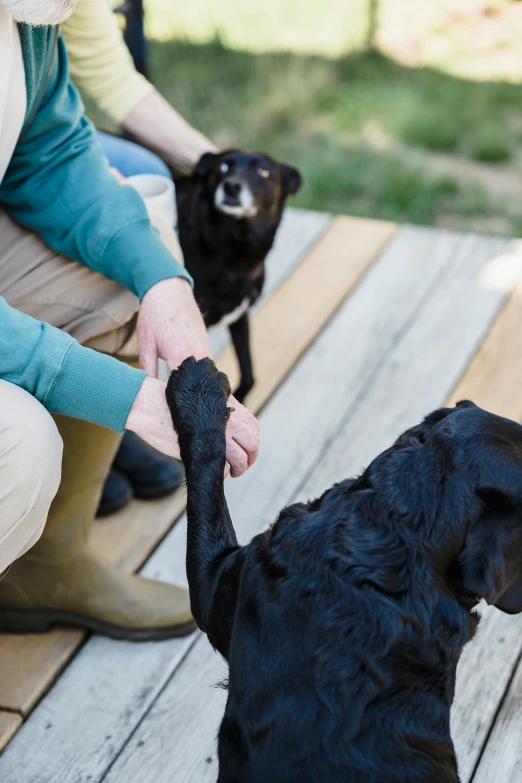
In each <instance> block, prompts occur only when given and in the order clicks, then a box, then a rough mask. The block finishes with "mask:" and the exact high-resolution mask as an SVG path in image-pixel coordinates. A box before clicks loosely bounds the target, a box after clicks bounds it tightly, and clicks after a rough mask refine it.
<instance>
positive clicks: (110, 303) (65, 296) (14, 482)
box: [0, 207, 182, 575]
mask: <svg viewBox="0 0 522 783" xmlns="http://www.w3.org/2000/svg"><path fill="white" fill-rule="evenodd" d="M150 217H151V220H152V222H153V224H154V225H155V226H156V228H157V229H158V230H159V232H160V235H161V238H162V240H163V242H164V243H165V244H166V245H167V247H169V249H170V250H171V251H172V252H173V254H174V255H175V256H176V258H177V259H178V260H181V259H182V254H181V250H180V248H179V244H178V241H177V238H176V235H175V233H174V231H173V229H172V228H170V226H169V225H168V224H167V223H166V222H165V221H164V220H163V219H162V218H161V217H160V216H157V215H153V214H151V215H150ZM0 296H2V297H4V299H5V300H6V301H7V303H8V304H9V305H11V306H12V307H14V308H16V309H17V310H20V311H21V312H24V313H27V314H28V315H31V316H33V317H34V318H36V319H38V320H39V321H46V322H47V323H49V324H51V325H53V326H56V327H58V328H59V329H63V330H64V331H65V332H68V333H69V334H70V335H72V336H73V337H74V338H75V339H76V340H78V342H80V343H81V344H82V345H86V346H88V347H90V348H94V349H96V350H98V351H102V352H103V353H107V354H110V355H112V356H119V357H122V358H127V359H132V358H134V357H136V356H137V339H136V331H135V326H136V319H137V313H138V307H139V302H138V299H137V298H136V297H135V296H134V294H132V293H131V292H130V291H128V290H127V289H126V288H124V287H123V286H121V285H120V284H119V283H116V282H114V281H112V280H107V279H106V278H104V277H103V276H102V275H99V274H98V273H97V272H94V271H92V270H91V269H89V268H88V267H85V266H83V265H82V264H78V263H76V262H75V261H71V260H69V259H67V258H64V257H63V256H60V255H58V254H57V253H55V252H54V251H53V250H51V249H49V248H48V247H47V245H45V244H44V243H43V242H42V241H41V240H40V239H38V237H37V236H36V235H35V234H33V233H32V232H30V231H28V230H27V229H24V228H22V227H20V226H19V225H17V224H16V223H14V222H13V220H11V218H10V217H9V216H8V214H7V213H6V212H5V210H4V209H2V207H0ZM0 328H1V325H0ZM63 457H64V459H67V454H64V455H63ZM61 462H62V441H61V438H60V436H59V434H58V430H57V429H56V425H55V423H54V421H53V419H52V417H51V416H50V414H49V413H48V412H47V411H46V410H45V409H44V408H43V406H42V405H41V404H40V403H39V402H38V401H37V400H36V399H35V398H34V397H32V396H31V395H30V394H29V393H28V392H26V391H24V390H23V389H21V388H19V387H17V386H14V385H13V384H11V383H7V382H6V381H2V380H0V575H1V574H2V573H3V572H4V571H5V570H6V569H7V568H8V567H9V565H10V564H11V563H12V562H13V561H14V560H16V559H17V558H18V557H20V556H21V555H22V554H24V552H26V551H27V550H28V549H29V548H30V547H31V546H33V544H34V543H35V542H36V541H37V540H38V539H39V537H40V535H41V533H42V530H43V528H44V526H45V521H46V519H47V514H48V512H49V507H50V505H51V502H52V500H53V498H54V496H55V495H56V492H57V490H58V486H59V484H60V475H61Z"/></svg>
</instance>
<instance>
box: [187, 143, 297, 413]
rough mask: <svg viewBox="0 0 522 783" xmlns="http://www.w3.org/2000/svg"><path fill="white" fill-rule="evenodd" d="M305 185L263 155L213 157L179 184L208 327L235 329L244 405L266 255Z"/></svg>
mask: <svg viewBox="0 0 522 783" xmlns="http://www.w3.org/2000/svg"><path fill="white" fill-rule="evenodd" d="M300 185H301V176H300V174H299V172H298V171H297V169H294V168H292V166H287V165H285V164H283V163H277V162H276V161H275V160H274V159H273V158H271V157H269V156H268V155H264V154H262V153H253V154H248V153H245V152H238V151H235V150H229V151H227V152H222V153H220V154H219V155H214V154H212V153H210V152H209V153H206V154H205V155H203V157H202V158H201V160H200V161H199V163H198V164H197V166H196V168H195V170H194V173H193V174H192V175H191V176H190V177H182V178H181V179H178V180H177V181H176V199H177V207H178V228H179V240H180V244H181V248H182V250H183V255H184V256H185V264H186V267H187V269H188V271H189V272H190V274H191V275H192V277H193V278H194V283H195V291H194V293H195V296H196V300H197V302H198V304H199V306H200V308H201V311H202V313H203V317H204V319H205V323H206V325H207V326H214V325H215V324H218V323H221V324H224V325H226V326H228V327H229V329H230V334H231V337H232V342H233V344H234V348H235V351H236V354H237V357H238V361H239V369H240V373H241V380H240V385H239V388H238V389H237V390H236V391H235V392H234V394H235V397H236V398H237V399H238V400H239V402H242V401H243V400H244V398H245V396H246V395H247V394H248V392H249V391H250V390H251V388H252V386H253V385H254V375H253V369H252V357H251V353H250V337H249V323H248V308H249V307H251V306H252V305H253V304H254V303H255V302H256V301H257V299H258V298H259V296H260V294H261V291H262V289H263V284H264V280H265V258H266V256H267V255H268V252H269V250H270V249H271V247H272V245H273V242H274V237H275V234H276V231H277V229H278V227H279V224H280V222H281V217H282V214H283V209H284V205H285V201H286V198H287V196H289V195H290V194H293V193H296V192H297V190H298V189H299V187H300Z"/></svg>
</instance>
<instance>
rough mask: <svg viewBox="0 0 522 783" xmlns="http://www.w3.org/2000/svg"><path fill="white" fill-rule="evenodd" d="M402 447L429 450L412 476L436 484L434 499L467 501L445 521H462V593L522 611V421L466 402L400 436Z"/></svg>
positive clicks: (447, 503) (452, 503)
mask: <svg viewBox="0 0 522 783" xmlns="http://www.w3.org/2000/svg"><path fill="white" fill-rule="evenodd" d="M403 448H407V449H413V450H414V451H415V450H417V449H421V450H425V453H426V456H427V457H428V458H427V459H425V460H421V461H420V462H419V464H423V466H424V467H423V470H422V475H421V476H420V477H419V475H417V476H415V479H414V480H416V481H417V480H419V478H421V479H422V481H425V482H428V483H429V482H432V495H431V497H432V498H433V503H434V504H435V503H436V502H437V503H438V502H441V503H442V504H443V506H444V507H445V508H446V509H447V508H451V507H453V508H455V509H457V507H458V506H459V504H462V503H464V505H465V508H464V513H463V514H462V515H461V514H455V519H454V520H447V524H448V525H453V524H455V525H457V527H459V529H458V530H457V529H455V530H454V533H455V537H456V538H455V540H456V541H457V542H458V544H459V547H460V551H459V552H458V557H457V560H456V563H455V577H456V579H457V581H458V583H459V584H460V586H461V589H462V590H463V592H464V593H465V594H467V595H469V596H470V597H476V598H484V599H485V600H486V601H487V602H488V603H489V604H493V605H494V606H496V607H498V608H499V609H501V610H502V611H504V612H507V613H509V614H515V613H519V612H522V426H520V424H517V423H516V422H514V421H511V420H509V419H505V418H502V417H501V416H495V415H494V414H492V413H488V412H487V411H485V410H482V409H481V408H479V407H477V406H476V405H474V404H473V403H472V402H468V401H463V402H460V403H458V404H457V406H456V407H455V408H443V409H441V410H438V411H434V413H432V414H431V415H430V416H428V417H426V419H425V420H424V421H423V422H422V424H420V425H419V426H417V427H414V428H412V429H410V430H408V431H407V432H405V433H404V434H403V435H401V437H400V438H399V439H398V440H397V442H396V444H395V446H394V447H393V450H398V451H399V452H400V451H401V450H402V449H403ZM442 496H443V497H444V498H445V500H444V501H441V500H440V498H441V497H442ZM436 497H437V501H435V498H436ZM457 517H461V523H460V522H458V521H457ZM444 533H445V531H439V534H440V535H441V536H443V535H444ZM459 536H460V538H459Z"/></svg>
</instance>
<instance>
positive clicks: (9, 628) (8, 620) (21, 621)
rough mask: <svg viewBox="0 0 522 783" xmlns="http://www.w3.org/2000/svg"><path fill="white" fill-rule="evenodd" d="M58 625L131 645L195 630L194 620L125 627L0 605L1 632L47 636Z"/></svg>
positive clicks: (168, 637) (54, 611)
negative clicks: (128, 642)
mask: <svg viewBox="0 0 522 783" xmlns="http://www.w3.org/2000/svg"><path fill="white" fill-rule="evenodd" d="M57 625H66V626H69V627H70V626H73V627H75V628H81V629H82V630H84V631H91V632H92V633H97V634H101V635H102V636H108V637H109V638H110V639H118V640H121V641H130V642H159V641H163V640H165V639H178V638H180V637H182V636H188V635H189V634H191V633H192V632H193V631H195V630H196V628H197V625H196V623H195V621H194V620H189V621H188V622H186V623H180V624H179V625H170V626H166V627H165V628H127V627H125V626H123V625H116V624H114V623H108V622H105V620H97V619H96V618H94V617H87V616H86V615H82V614H78V613H76V612H66V611H57V610H54V609H4V608H2V607H1V606H0V633H46V632H47V631H51V630H52V629H53V628H54V627H55V626H57Z"/></svg>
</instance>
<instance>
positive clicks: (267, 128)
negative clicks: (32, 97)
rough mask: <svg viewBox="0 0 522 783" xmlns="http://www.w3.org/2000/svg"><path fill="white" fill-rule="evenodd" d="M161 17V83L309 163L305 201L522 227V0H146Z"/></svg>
mask: <svg viewBox="0 0 522 783" xmlns="http://www.w3.org/2000/svg"><path fill="white" fill-rule="evenodd" d="M145 22H146V32H147V38H148V42H149V44H148V45H149V49H148V67H149V75H150V77H151V80H152V81H153V82H154V83H155V84H156V86H157V87H158V88H159V90H160V91H161V92H162V93H163V94H164V95H165V96H166V97H167V99H168V100H169V101H170V102H171V103H172V104H173V105H174V106H175V107H176V108H177V109H178V110H179V111H180V112H181V113H182V114H183V115H184V116H185V117H186V118H187V119H188V120H189V121H190V122H191V123H192V124H193V125H194V126H195V127H197V128H199V129H200V130H202V131H203V132H204V133H205V134H207V135H208V136H209V137H210V138H212V139H213V140H214V141H215V142H216V144H218V145H219V146H220V147H229V146H240V147H244V148H249V149H260V150H263V151H267V152H270V153H271V154H272V155H274V156H275V157H279V158H281V159H283V160H285V161H287V162H291V163H293V164H294V165H297V166H298V167H299V168H300V169H301V171H302V172H303V174H304V178H305V183H306V184H305V187H304V188H303V190H302V191H301V192H300V193H299V195H298V197H297V198H296V199H295V200H294V201H293V203H294V204H296V205H298V206H303V207H311V208H314V209H321V210H331V211H332V212H343V213H349V214H353V215H364V216H371V217H381V218H387V219H392V220H400V221H411V222H414V223H423V224H431V225H437V226H447V227H451V228H464V229H473V230H476V231H484V232H491V233H498V234H506V235H521V234H522V199H521V196H522V45H521V44H522V2H521V1H520V0H490V2H484V1H482V0H437V2H434V0H417V2H416V3H412V0H380V1H379V0H190V2H188V3H187V2H181V1H180V2H177V1H176V0H145ZM88 108H89V107H88ZM91 114H93V112H92V110H91ZM95 119H96V120H97V121H98V123H99V124H100V125H101V127H105V128H107V127H108V124H107V121H106V120H104V119H103V118H100V117H99V115H97V116H95ZM109 129H110V127H109Z"/></svg>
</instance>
